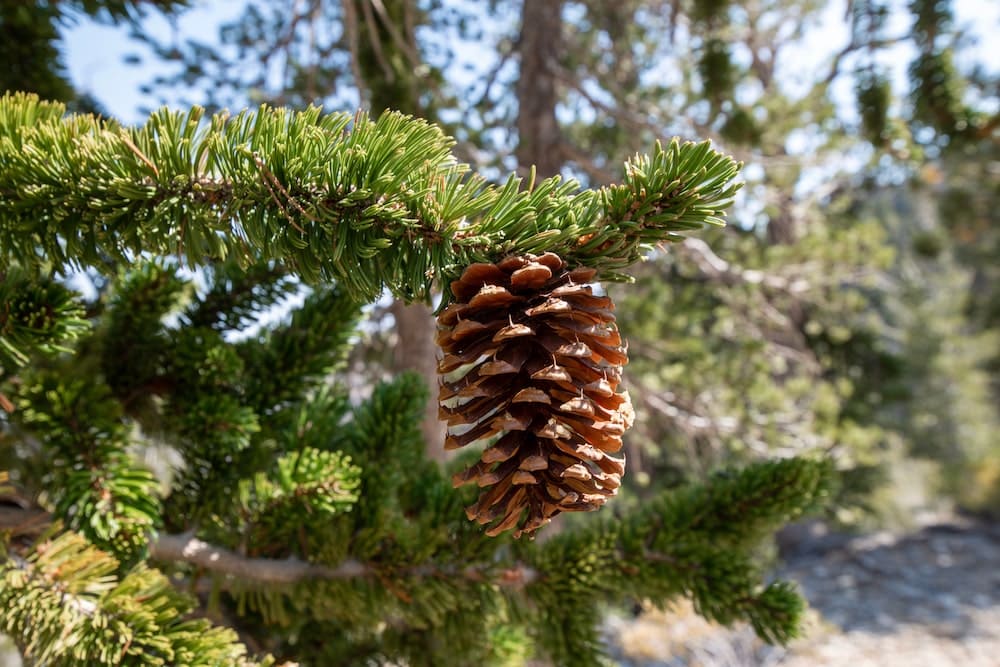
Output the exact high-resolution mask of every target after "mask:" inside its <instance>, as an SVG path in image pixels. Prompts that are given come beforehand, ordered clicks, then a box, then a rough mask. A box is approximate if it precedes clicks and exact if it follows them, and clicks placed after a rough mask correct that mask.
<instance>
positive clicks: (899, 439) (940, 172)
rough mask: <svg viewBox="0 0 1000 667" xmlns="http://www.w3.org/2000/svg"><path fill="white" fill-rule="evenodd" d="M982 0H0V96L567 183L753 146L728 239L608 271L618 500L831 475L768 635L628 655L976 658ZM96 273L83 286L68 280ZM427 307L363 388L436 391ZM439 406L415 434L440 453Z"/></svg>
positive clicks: (684, 614) (677, 614)
mask: <svg viewBox="0 0 1000 667" xmlns="http://www.w3.org/2000/svg"><path fill="white" fill-rule="evenodd" d="M998 40H1000V3H997V2H994V1H991V0H961V1H959V0H956V1H953V2H950V1H948V0H846V1H844V0H751V1H748V2H729V1H728V0H663V1H638V0H617V1H616V2H601V1H599V0H586V1H578V2H571V1H569V0H490V1H486V0H482V1H478V2H477V1H474V0H230V1H226V2H222V1H219V0H216V1H211V0H202V1H196V0H190V1H188V2H174V1H172V0H151V1H148V2H125V1H124V0H76V1H69V0H63V1H58V0H50V1H46V2H37V3H30V2H4V3H0V62H2V63H4V67H3V68H2V71H0V86H2V87H3V89H5V90H30V91H34V92H37V93H39V94H40V95H41V96H43V97H45V98H49V99H59V100H64V101H67V102H69V103H70V105H71V108H72V109H74V110H78V111H87V112H96V113H100V114H103V115H105V116H109V117H114V118H117V119H120V120H121V121H122V122H124V123H141V122H142V119H143V118H144V116H145V115H146V114H147V113H148V111H149V110H151V109H153V108H156V107H158V106H160V105H162V104H167V105H170V106H174V107H178V106H180V107H185V106H189V105H192V104H199V105H203V106H206V107H208V108H209V109H210V110H213V111H215V110H219V109H234V110H238V109H240V108H243V107H245V106H253V105H259V104H262V103H267V104H270V105H275V106H277V105H285V106H291V107H305V106H307V105H310V104H316V105H321V106H323V107H324V108H326V109H328V110H345V109H346V110H352V109H356V108H366V109H371V110H372V111H373V112H374V113H378V112H380V111H382V110H384V109H387V108H392V109H397V110H401V111H404V112H406V113H410V114H413V115H417V116H421V117H424V118H427V119H429V120H432V121H434V122H436V123H439V124H441V125H442V126H444V127H445V129H446V131H447V132H448V133H450V134H451V135H453V136H454V137H455V140H456V146H455V153H456V155H457V156H458V158H459V159H460V160H462V161H465V162H468V163H470V164H471V165H472V166H473V167H474V168H475V169H477V170H479V171H480V172H482V173H484V174H486V175H488V176H491V177H494V178H497V179H499V178H501V177H503V176H505V175H506V174H507V173H509V172H511V171H519V172H522V173H524V174H527V173H528V170H529V168H530V167H531V166H532V165H534V167H535V172H536V174H537V175H538V176H539V177H544V176H550V175H554V174H562V175H564V176H565V177H567V178H574V179H576V180H578V181H579V182H580V183H581V184H582V185H583V186H585V187H590V186H599V185H603V184H606V183H611V182H615V181H616V180H618V179H619V178H620V177H621V173H620V169H621V164H622V163H623V161H624V160H625V159H627V158H628V157H630V156H631V155H633V154H634V153H636V152H646V151H648V150H649V149H650V148H651V147H652V146H653V145H654V142H655V141H657V140H658V139H659V140H666V139H669V138H670V137H673V136H679V137H681V138H682V139H685V140H704V139H710V140H712V142H713V144H714V145H715V146H716V147H717V148H719V149H721V150H723V151H726V152H728V153H731V154H733V155H734V156H736V157H737V158H738V159H739V160H741V161H743V162H744V163H745V166H744V169H743V172H742V180H743V181H744V186H743V189H742V191H741V193H740V196H739V197H738V200H737V203H736V205H735V206H734V207H733V209H732V210H731V211H730V219H729V220H730V224H729V226H728V227H727V228H725V229H719V230H711V231H707V232H698V233H694V234H692V237H691V238H690V239H688V240H687V241H684V242H683V243H679V244H674V245H672V246H670V247H665V248H660V249H657V250H656V251H655V252H654V253H653V254H652V255H651V257H650V260H649V261H648V262H646V263H644V264H643V265H642V266H641V267H639V268H637V269H635V270H633V274H634V278H635V282H634V284H630V285H611V286H608V290H609V292H610V293H611V294H612V295H613V296H614V297H615V300H616V303H617V304H618V313H619V325H620V328H621V330H622V332H623V333H624V334H625V336H626V337H627V338H628V340H629V343H630V357H631V363H630V365H629V366H628V368H627V375H626V381H627V383H628V386H629V389H630V392H631V394H632V396H633V400H634V402H635V404H636V412H637V415H638V418H637V424H636V428H635V429H634V430H633V431H632V433H631V435H630V439H629V440H628V443H627V447H628V458H629V467H630V472H629V475H628V478H627V480H628V481H627V488H626V489H625V492H624V494H623V497H622V498H620V499H619V500H616V503H617V504H618V505H619V508H620V510H621V511H627V508H628V507H629V506H634V505H635V504H637V503H641V502H642V501H643V498H644V497H647V496H649V495H651V494H653V493H654V492H656V491H658V490H662V489H664V488H668V487H672V486H676V485H678V484H681V483H684V482H685V481H689V480H692V479H701V478H704V477H706V476H707V475H709V474H711V473H712V472H713V471H716V470H718V469H719V468H720V467H722V466H725V465H729V464H733V463H740V462H746V461H750V460H754V459H760V458H774V457H785V456H792V455H797V454H803V453H810V452H811V453H816V454H823V455H828V456H831V457H833V458H834V459H835V460H836V462H837V465H838V468H839V470H840V472H841V483H840V486H839V490H838V493H837V495H836V497H835V498H834V499H833V500H832V502H831V503H830V505H829V506H828V508H827V513H826V515H825V516H823V517H821V518H818V519H815V520H813V521H810V522H808V523H803V524H799V525H796V526H793V527H791V528H789V529H787V530H786V531H784V532H783V533H782V535H781V536H780V539H779V544H778V545H777V548H776V550H775V553H774V554H770V555H769V557H772V558H774V562H775V568H776V570H777V571H780V572H781V573H782V574H783V575H784V576H790V577H792V578H794V579H796V580H797V581H799V583H800V585H801V586H802V587H803V589H804V592H805V593H806V595H807V597H808V598H809V599H810V601H811V602H812V604H813V606H814V608H815V613H814V620H813V622H812V627H811V632H810V636H809V637H808V638H806V639H804V640H802V641H801V642H800V643H798V644H796V645H793V646H792V647H791V648H790V649H787V650H786V649H781V650H779V649H774V648H770V647H766V646H761V645H760V644H758V643H757V642H756V641H755V640H753V639H752V633H750V632H747V631H744V630H742V629H740V628H735V629H731V630H722V629H719V628H715V627H712V626H710V625H708V624H707V623H704V622H703V621H700V620H698V618H697V617H696V616H695V615H694V614H693V612H692V610H690V609H685V608H677V609H674V610H672V611H671V612H670V613H662V612H655V613H653V612H650V613H646V611H645V610H644V609H637V610H636V615H635V617H631V616H630V617H628V618H624V617H620V616H610V617H609V619H608V621H607V636H608V642H609V645H611V646H612V647H613V652H614V654H615V655H616V656H617V659H618V660H620V662H621V664H629V665H647V666H651V665H695V664H702V665H715V666H717V667H718V666H721V665H733V666H736V665H764V664H767V665H772V664H783V665H840V664H852V665H855V666H860V665H866V664H871V665H895V664H906V665H952V664H954V665H983V666H987V665H996V664H997V663H996V656H997V655H1000V574H998V573H1000V527H998V523H997V517H1000V285H998V278H1000V50H998V47H997V42H998ZM78 284H79V286H80V287H81V289H84V290H86V289H88V288H90V287H91V286H89V285H88V284H87V281H86V279H85V277H80V278H79V279H78ZM430 312H431V310H430V308H429V307H427V306H406V305H404V304H401V303H393V302H391V301H390V300H388V299H385V300H383V301H382V302H379V303H378V304H375V305H374V306H373V307H372V308H371V309H370V313H369V324H368V326H367V327H366V329H365V331H366V339H365V340H364V341H363V344H362V345H360V346H359V347H358V352H357V353H356V354H355V359H354V360H353V364H354V366H355V368H356V371H357V372H356V378H357V380H356V384H357V386H356V390H357V391H358V392H359V393H364V391H365V388H366V386H370V383H372V382H374V381H375V380H376V379H377V378H378V376H379V375H383V376H384V375H392V374H395V373H397V372H399V371H400V370H402V369H404V368H411V369H416V370H419V371H421V372H422V373H424V374H425V375H426V376H427V377H428V381H429V382H431V383H435V384H436V380H435V379H434V378H435V375H434V373H435V369H434V362H433V359H434V351H433V341H432V334H433V331H434V328H433V324H432V323H431V315H430ZM440 428H441V427H440V425H439V424H438V422H437V420H436V409H431V410H429V412H428V416H427V419H426V421H425V423H424V431H425V435H426V436H427V440H428V443H429V445H428V455H429V456H432V457H435V458H437V457H440V456H441V454H440V453H439V447H438V443H439V442H441V440H442V437H441V433H442V432H441V430H440Z"/></svg>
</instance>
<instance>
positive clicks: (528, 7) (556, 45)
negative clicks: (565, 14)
mask: <svg viewBox="0 0 1000 667" xmlns="http://www.w3.org/2000/svg"><path fill="white" fill-rule="evenodd" d="M562 4H563V3H562V0H524V6H523V10H522V13H521V17H522V23H521V37H520V40H519V43H520V48H519V52H520V55H521V72H520V78H519V79H518V82H517V103H518V114H517V140H518V144H517V151H516V156H517V161H518V164H519V165H520V166H521V169H524V170H527V169H529V168H530V167H531V166H532V165H534V166H535V171H536V173H537V175H538V176H539V177H540V178H546V177H549V176H554V175H555V174H558V173H559V169H560V168H561V167H562V165H563V155H562V138H561V134H560V132H559V121H558V120H557V119H556V106H557V105H558V104H559V90H558V87H557V81H556V65H557V63H558V62H559V56H560V54H561V53H562V49H563V37H562Z"/></svg>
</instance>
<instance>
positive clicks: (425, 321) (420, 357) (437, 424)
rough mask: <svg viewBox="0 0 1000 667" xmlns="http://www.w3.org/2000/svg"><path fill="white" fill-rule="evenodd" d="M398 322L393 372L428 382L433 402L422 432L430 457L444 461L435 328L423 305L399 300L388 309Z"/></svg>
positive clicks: (428, 410) (422, 424)
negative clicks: (405, 372) (407, 372)
mask: <svg viewBox="0 0 1000 667" xmlns="http://www.w3.org/2000/svg"><path fill="white" fill-rule="evenodd" d="M389 312H391V313H392V316H393V318H395V320H396V335H397V336H398V337H399V340H398V341H397V343H396V349H395V350H394V351H393V357H394V362H395V364H394V369H395V370H397V371H402V370H411V371H417V372H418V373H420V374H421V375H423V376H424V378H425V379H426V380H427V383H428V385H429V389H430V399H429V400H428V401H427V406H426V407H425V408H424V420H423V421H422V422H421V424H420V430H421V432H422V433H423V434H424V443H425V448H426V452H427V456H428V457H430V458H432V459H434V460H436V461H444V460H445V458H446V455H445V451H444V447H443V445H444V437H445V430H446V427H445V424H444V422H443V421H441V420H440V419H438V409H437V408H438V404H437V388H438V387H437V345H435V343H434V335H433V334H434V331H435V329H436V326H437V325H436V324H435V321H434V316H433V315H432V314H431V309H430V307H429V306H426V305H424V304H422V303H414V304H411V305H406V304H405V303H403V302H402V301H399V300H398V299H397V300H396V301H394V302H393V304H392V306H391V307H390V308H389Z"/></svg>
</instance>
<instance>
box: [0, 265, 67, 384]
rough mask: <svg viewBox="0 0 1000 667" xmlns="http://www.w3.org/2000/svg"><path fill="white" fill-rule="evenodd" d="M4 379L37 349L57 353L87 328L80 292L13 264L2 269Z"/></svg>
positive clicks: (0, 371) (0, 365)
mask: <svg viewBox="0 0 1000 667" xmlns="http://www.w3.org/2000/svg"><path fill="white" fill-rule="evenodd" d="M0 304H3V305H2V306H0V378H3V376H5V375H8V374H10V373H12V372H14V370H16V369H17V368H18V367H19V366H23V365H24V364H26V363H27V362H28V359H29V358H30V355H31V354H32V353H35V352H43V353H46V354H55V353H57V352H60V351H63V352H65V351H67V349H68V348H67V346H68V345H69V343H70V342H71V341H73V340H74V339H75V338H76V337H77V336H79V335H81V334H82V333H84V332H85V331H86V330H87V322H86V320H84V319H83V309H82V308H81V307H80V304H79V302H78V301H77V298H76V295H75V294H74V293H73V292H72V291H71V290H69V289H67V288H66V287H64V286H63V285H61V284H60V283H58V282H57V281H55V280H52V279H50V278H46V277H43V276H40V275H38V274H37V273H32V272H29V271H26V270H24V269H23V268H21V267H19V266H10V267H8V268H7V270H6V271H4V272H0Z"/></svg>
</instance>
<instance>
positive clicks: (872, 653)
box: [607, 519, 1000, 667]
mask: <svg viewBox="0 0 1000 667" xmlns="http://www.w3.org/2000/svg"><path fill="white" fill-rule="evenodd" d="M793 542H794V543H793V544H792V545H791V546H790V549H789V553H787V555H786V560H785V565H784V566H783V567H782V568H781V570H780V571H779V576H781V577H783V578H790V579H793V580H795V581H796V582H798V584H799V586H800V587H801V589H802V591H803V593H804V594H805V596H806V598H807V599H808V600H809V602H810V605H811V607H812V609H813V611H812V612H811V613H810V620H809V624H808V625H809V627H808V636H807V637H805V638H803V639H801V640H797V641H796V642H794V643H793V644H792V645H791V646H790V647H788V648H787V649H782V648H774V647H769V646H765V645H762V644H761V643H760V642H758V641H757V640H756V639H755V638H754V636H753V633H752V632H751V631H750V630H749V629H748V628H734V629H723V628H718V627H716V626H712V625H710V624H708V623H706V622H704V621H702V620H701V619H700V618H698V617H697V616H695V615H694V614H693V613H691V612H690V610H689V609H687V608H685V607H678V608H676V609H673V610H671V611H670V612H668V613H663V612H649V613H646V614H643V615H641V616H640V617H639V618H637V619H624V618H614V619H611V620H610V621H609V623H608V626H607V632H608V641H609V643H610V645H611V646H612V651H613V655H614V657H615V658H616V660H617V661H618V662H619V663H620V664H621V665H625V666H628V667H695V666H700V667H774V666H777V665H781V666H783V667H827V666H828V667H842V666H843V667H847V666H849V667H876V666H877V667H895V666H896V665H899V666H905V667H951V666H956V667H959V666H960V667H1000V524H986V523H981V522H973V521H966V520H960V519H950V520H947V521H943V522H938V523H934V524H931V525H927V526H925V527H923V528H922V529H920V530H918V531H916V532H913V533H910V534H906V535H902V536H897V535H892V534H890V533H876V534H873V535H867V536H863V537H857V538H850V537H847V536H838V535H826V536H822V537H819V538H816V539H809V538H808V537H804V538H803V537H801V536H800V538H797V539H795V540H793Z"/></svg>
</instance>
